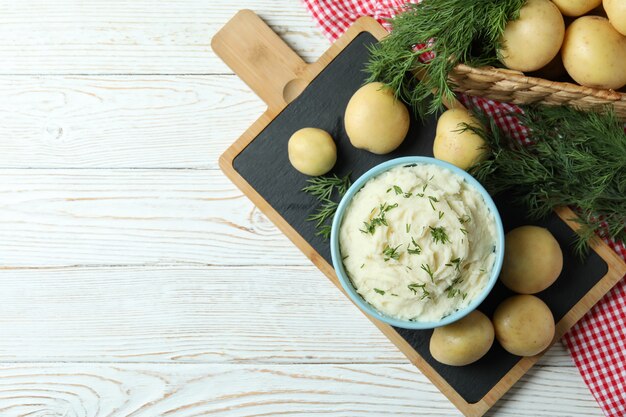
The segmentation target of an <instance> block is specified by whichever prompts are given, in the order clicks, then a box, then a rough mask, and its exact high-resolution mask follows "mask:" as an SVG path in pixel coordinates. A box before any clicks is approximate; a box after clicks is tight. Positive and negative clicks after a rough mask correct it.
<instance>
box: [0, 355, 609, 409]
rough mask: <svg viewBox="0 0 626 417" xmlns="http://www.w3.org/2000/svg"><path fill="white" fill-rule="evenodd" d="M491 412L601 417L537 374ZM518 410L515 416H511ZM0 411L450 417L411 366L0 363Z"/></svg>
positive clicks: (563, 385)
mask: <svg viewBox="0 0 626 417" xmlns="http://www.w3.org/2000/svg"><path fill="white" fill-rule="evenodd" d="M517 387H518V388H514V389H513V390H511V392H510V393H509V394H508V395H507V397H506V398H505V399H504V400H503V401H501V402H500V403H498V405H497V406H496V407H495V408H494V410H493V414H492V415H497V416H498V417H512V416H520V415H526V416H528V415H532V416H537V417H548V416H550V417H557V416H558V417H562V416H564V415H567V416H570V417H582V416H586V417H588V416H597V417H599V416H601V413H600V411H599V410H597V409H594V408H593V407H592V406H591V404H589V403H588V402H585V401H581V397H582V398H584V397H585V394H586V392H585V390H586V388H585V387H584V386H583V385H581V383H580V381H578V380H577V375H576V374H575V371H574V370H572V369H569V370H563V369H556V370H553V369H548V368H536V369H535V370H533V371H532V372H531V373H530V374H528V375H526V376H525V377H524V380H523V381H521V383H520V384H519V385H518V386H517ZM520 404H523V405H524V409H523V414H520V413H519V406H520ZM0 413H2V415H3V416H6V417H17V416H26V415H36V416H72V417H87V416H89V417H103V416H111V417H118V416H119V417H121V416H129V417H130V416H133V417H153V416H172V417H192V416H228V417H238V416H242V417H243V416H270V415H271V416H276V415H284V416H301V415H318V414H323V415H333V416H345V417H348V416H349V417H357V416H364V417H365V416H367V417H370V416H414V415H423V416H458V415H460V414H459V412H458V411H457V410H455V409H454V408H453V406H452V405H451V404H450V403H449V402H448V401H447V400H446V398H445V397H444V396H443V395H442V394H441V393H439V392H437V390H436V389H435V388H434V387H433V385H432V384H430V382H429V381H428V380H426V378H424V376H422V375H421V374H420V373H419V372H417V371H416V370H415V369H414V368H413V367H412V366H410V365H404V366H402V365H391V366H390V365H358V366H353V365H268V366H263V365H175V366H172V365H164V364H160V365H144V364H89V363H85V364H46V363H42V364H20V365H4V366H0Z"/></svg>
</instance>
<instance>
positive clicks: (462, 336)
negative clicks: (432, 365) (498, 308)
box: [430, 310, 494, 366]
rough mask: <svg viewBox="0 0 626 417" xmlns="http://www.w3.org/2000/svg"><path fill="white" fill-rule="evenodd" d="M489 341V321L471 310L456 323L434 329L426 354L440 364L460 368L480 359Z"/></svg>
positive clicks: (491, 330) (490, 342) (492, 332)
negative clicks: (428, 353)
mask: <svg viewBox="0 0 626 417" xmlns="http://www.w3.org/2000/svg"><path fill="white" fill-rule="evenodd" d="M493 339H494V330H493V325H492V324H491V321H490V320H489V318H488V317H487V316H485V315H484V314H483V313H481V312H480V311H477V310H474V311H472V312H471V313H469V314H468V315H467V316H465V317H463V318H462V319H461V320H459V321H456V322H454V323H451V324H448V325H447V326H443V327H438V328H436V329H435V331H434V332H433V335H432V336H431V338H430V354H431V355H433V358H435V359H436V360H437V361H439V362H441V363H443V364H446V365H451V366H464V365H468V364H470V363H472V362H476V361H477V360H478V359H480V358H482V357H483V356H484V355H485V354H486V353H487V352H488V351H489V349H491V345H492V344H493Z"/></svg>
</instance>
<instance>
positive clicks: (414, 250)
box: [406, 237, 422, 255]
mask: <svg viewBox="0 0 626 417" xmlns="http://www.w3.org/2000/svg"><path fill="white" fill-rule="evenodd" d="M411 245H413V246H414V247H413V248H411ZM406 252H407V253H408V254H409V255H419V254H420V253H422V247H421V246H420V245H419V243H417V242H416V241H415V239H413V237H411V243H410V244H409V245H408V246H407V250H406Z"/></svg>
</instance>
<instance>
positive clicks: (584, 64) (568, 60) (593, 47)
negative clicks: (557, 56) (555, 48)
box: [561, 16, 626, 90]
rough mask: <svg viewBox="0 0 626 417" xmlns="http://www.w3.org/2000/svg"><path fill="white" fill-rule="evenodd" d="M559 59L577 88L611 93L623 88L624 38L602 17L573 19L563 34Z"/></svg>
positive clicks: (625, 78) (625, 81)
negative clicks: (563, 38)
mask: <svg viewBox="0 0 626 417" xmlns="http://www.w3.org/2000/svg"><path fill="white" fill-rule="evenodd" d="M561 56H562V58H563V65H564V66H565V69H566V70H567V73H568V74H569V75H570V76H571V77H572V78H573V79H574V80H575V81H576V82H577V83H578V84H581V85H584V86H587V87H596V88H612V89H614V90H617V89H619V88H620V87H622V86H624V85H625V84H626V37H625V36H623V35H621V34H620V33H619V32H618V31H617V30H615V29H614V28H613V26H611V24H610V23H609V21H608V20H607V19H605V18H603V17H600V16H583V17H580V18H578V19H576V20H575V21H574V22H573V23H572V24H571V25H570V26H569V27H568V28H567V31H566V32H565V40H564V41H563V48H562V49H561Z"/></svg>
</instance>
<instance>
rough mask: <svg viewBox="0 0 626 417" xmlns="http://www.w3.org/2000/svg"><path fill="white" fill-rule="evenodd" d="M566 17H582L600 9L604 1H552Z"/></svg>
mask: <svg viewBox="0 0 626 417" xmlns="http://www.w3.org/2000/svg"><path fill="white" fill-rule="evenodd" d="M552 3H554V4H556V7H558V8H559V10H560V11H561V13H563V15H565V16H574V17H576V16H582V15H584V14H585V13H587V12H589V11H591V10H593V9H595V8H596V7H598V6H599V5H600V4H601V3H602V0H552Z"/></svg>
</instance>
